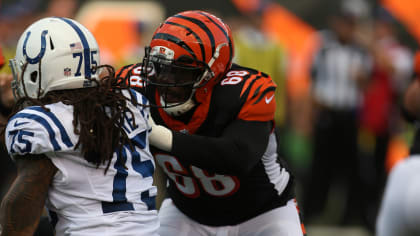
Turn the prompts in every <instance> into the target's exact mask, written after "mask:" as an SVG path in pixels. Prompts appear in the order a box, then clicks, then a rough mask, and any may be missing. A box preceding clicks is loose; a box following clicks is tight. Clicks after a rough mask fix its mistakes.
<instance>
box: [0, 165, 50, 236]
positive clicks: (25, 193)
mask: <svg viewBox="0 0 420 236" xmlns="http://www.w3.org/2000/svg"><path fill="white" fill-rule="evenodd" d="M16 163H17V166H18V177H17V178H16V179H15V181H14V183H13V184H12V186H11V188H10V189H9V191H8V192H7V194H6V196H5V197H4V199H3V201H2V203H1V215H0V220H1V225H2V228H3V232H2V236H5V235H7V236H14V235H19V236H23V235H33V233H34V232H35V230H36V228H37V226H38V223H39V219H40V217H41V214H42V211H43V207H44V203H45V199H46V197H47V193H48V188H49V185H50V183H51V180H52V178H53V176H54V174H55V172H56V168H55V167H54V166H53V164H52V163H51V161H50V160H49V159H46V158H45V159H36V160H17V161H16Z"/></svg>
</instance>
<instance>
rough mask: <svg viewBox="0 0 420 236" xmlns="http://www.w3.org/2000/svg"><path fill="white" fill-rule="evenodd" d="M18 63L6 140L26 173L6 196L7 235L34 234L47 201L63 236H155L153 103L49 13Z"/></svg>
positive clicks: (26, 36) (85, 34)
mask: <svg viewBox="0 0 420 236" xmlns="http://www.w3.org/2000/svg"><path fill="white" fill-rule="evenodd" d="M10 64H11V67H12V69H13V74H14V81H13V83H12V87H13V90H14V94H15V96H16V98H17V102H16V105H15V110H14V112H13V113H12V114H13V115H12V116H11V117H10V118H9V120H8V124H7V127H6V129H5V139H6V140H5V141H6V145H7V150H8V152H9V154H10V155H11V157H12V159H13V160H14V161H15V162H16V165H17V168H18V176H17V178H16V180H15V182H14V184H13V185H12V186H11V188H10V189H9V191H8V193H7V195H6V196H5V198H4V199H3V201H2V205H1V208H2V209H1V215H0V217H1V224H2V228H3V232H2V233H3V234H2V235H32V234H33V232H34V231H35V229H36V227H37V224H38V222H39V218H40V216H41V214H42V212H43V208H44V204H45V205H46V207H47V209H48V212H49V214H50V218H51V223H52V224H53V226H54V229H55V232H56V235H73V236H74V235H83V236H86V235H113V236H115V235H136V236H138V235H148V236H149V235H156V234H157V233H156V232H157V229H158V227H159V221H158V217H157V210H156V209H155V196H156V192H157V191H156V187H154V186H153V185H152V181H153V177H152V175H153V173H154V170H155V163H154V160H153V157H152V155H151V153H150V150H149V142H148V132H149V130H150V127H149V125H148V123H147V120H148V116H149V108H148V107H147V106H148V101H147V99H146V98H145V97H143V96H142V95H141V94H139V93H137V92H135V91H134V90H131V89H129V88H128V87H127V86H126V85H125V83H120V82H117V80H116V79H115V77H114V73H113V69H112V67H109V66H105V65H103V66H100V64H99V47H98V44H97V43H96V40H95V38H94V37H93V35H92V34H91V33H90V32H89V31H88V30H87V29H86V28H85V27H84V26H82V25H81V24H79V23H78V22H76V21H74V20H71V19H67V18H58V17H48V18H44V19H41V20H39V21H37V22H35V23H33V24H32V25H30V26H29V27H28V28H27V29H26V30H25V31H24V32H23V34H22V36H21V38H20V39H19V41H18V45H17V50H16V57H15V58H14V59H12V60H11V61H10ZM99 74H101V79H99Z"/></svg>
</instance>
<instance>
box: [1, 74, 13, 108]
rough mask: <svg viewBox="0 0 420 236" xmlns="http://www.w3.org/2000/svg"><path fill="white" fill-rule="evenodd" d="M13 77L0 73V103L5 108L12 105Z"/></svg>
mask: <svg viewBox="0 0 420 236" xmlns="http://www.w3.org/2000/svg"><path fill="white" fill-rule="evenodd" d="M12 80H13V75H11V74H7V73H0V94H1V95H0V99H1V103H2V104H3V105H4V106H6V107H12V106H13V104H14V97H13V91H12V87H11V84H12Z"/></svg>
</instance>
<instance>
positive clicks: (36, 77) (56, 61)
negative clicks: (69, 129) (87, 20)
mask: <svg viewBox="0 0 420 236" xmlns="http://www.w3.org/2000/svg"><path fill="white" fill-rule="evenodd" d="M99 65H100V64H99V47H98V44H97V42H96V40H95V38H94V37H93V35H92V33H91V32H90V31H89V30H88V29H86V28H85V27H84V26H83V25H81V24H80V23H78V22H76V21H74V20H71V19H68V18H60V17H47V18H43V19H41V20H39V21H36V22H35V23H33V24H32V25H30V26H29V27H28V28H27V29H26V30H25V31H24V32H23V34H22V36H21V37H20V39H19V41H18V45H17V49H16V56H15V58H14V59H11V60H10V67H11V68H12V73H13V77H14V78H13V82H12V89H13V94H14V95H15V98H16V99H19V98H22V97H31V98H35V99H38V98H42V97H43V96H44V95H45V94H46V93H47V92H49V91H52V90H65V89H77V88H84V87H93V86H96V85H97V83H96V82H95V81H94V80H95V79H96V80H98V79H99V76H98V74H99V71H98V70H97V69H96V68H97V66H99Z"/></svg>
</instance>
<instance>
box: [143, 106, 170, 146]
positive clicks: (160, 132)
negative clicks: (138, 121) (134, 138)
mask: <svg viewBox="0 0 420 236" xmlns="http://www.w3.org/2000/svg"><path fill="white" fill-rule="evenodd" d="M148 122H149V126H150V127H151V131H150V133H149V143H150V145H152V146H155V147H157V148H159V149H161V150H163V151H167V152H170V151H171V150H172V131H171V130H169V129H168V128H166V127H164V126H162V125H157V124H155V122H154V121H153V119H152V115H150V114H149V120H148Z"/></svg>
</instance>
